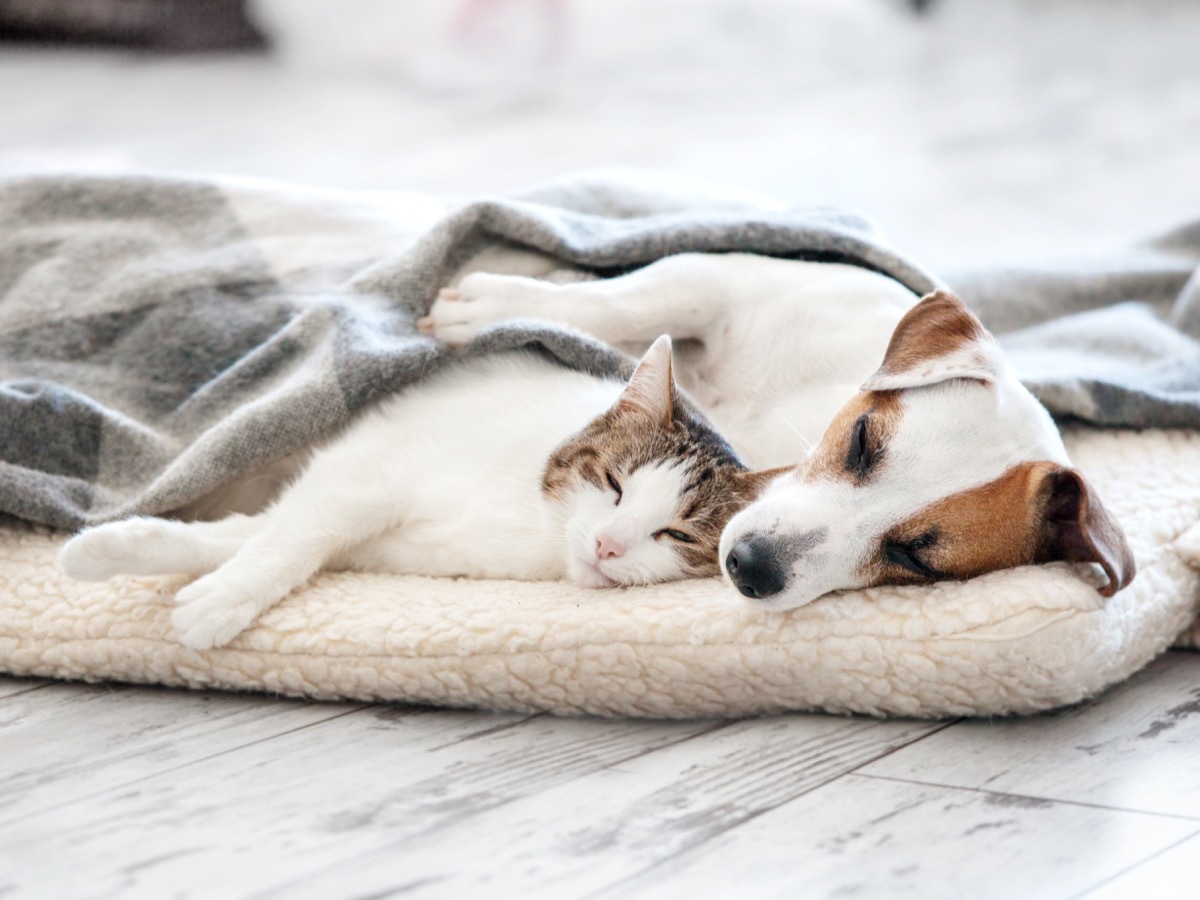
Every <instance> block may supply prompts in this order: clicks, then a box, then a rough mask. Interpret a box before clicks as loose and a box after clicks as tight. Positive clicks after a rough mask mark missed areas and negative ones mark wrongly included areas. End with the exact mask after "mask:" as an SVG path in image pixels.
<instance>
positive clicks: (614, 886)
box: [583, 720, 959, 900]
mask: <svg viewBox="0 0 1200 900" xmlns="http://www.w3.org/2000/svg"><path fill="white" fill-rule="evenodd" d="M958 721H959V720H955V721H954V722H947V723H945V724H943V725H938V726H933V727H931V729H930V730H929V731H927V732H925V733H924V734H922V735H921V736H920V737H917V738H915V739H913V740H911V741H906V742H905V743H903V744H900V745H899V746H897V747H894V748H892V749H890V750H888V751H886V752H884V753H880V754H878V755H877V756H873V757H872V758H871V759H868V760H865V761H864V762H862V763H859V764H858V765H857V766H855V767H853V768H850V769H847V770H846V771H843V772H839V773H837V774H836V775H833V776H831V777H829V778H826V779H823V780H819V781H816V782H814V783H813V784H812V785H811V786H810V787H807V788H805V789H804V790H802V791H799V792H798V793H796V794H792V795H791V796H789V797H787V798H785V799H783V800H781V801H780V802H778V803H776V804H774V805H772V806H765V807H763V808H762V809H758V810H754V811H753V812H750V813H748V814H747V815H746V816H744V817H743V818H740V819H738V820H737V821H736V822H730V823H729V824H728V825H726V826H725V827H724V828H721V829H719V830H717V831H714V832H712V833H710V834H706V835H704V836H702V837H700V838H699V839H697V840H696V841H694V842H692V843H690V844H688V845H687V846H685V847H680V848H679V849H677V850H676V851H675V852H674V853H671V854H670V855H668V856H664V857H663V858H662V859H658V860H655V861H654V862H652V863H650V864H649V865H647V866H644V867H643V868H641V869H638V870H637V871H636V872H634V873H632V874H630V875H627V876H625V877H623V878H620V879H618V880H617V881H615V882H613V883H611V884H607V885H604V886H603V887H600V888H597V889H596V890H594V891H591V892H589V893H587V894H585V895H583V896H584V897H585V898H587V900H592V898H598V897H602V896H604V895H605V894H607V893H610V892H612V891H614V890H619V889H620V888H621V887H622V886H631V885H633V884H634V883H635V882H636V881H638V880H639V879H642V878H644V877H645V876H646V875H647V874H648V873H650V872H653V871H654V870H655V869H657V868H659V867H660V866H662V865H664V864H667V863H670V862H671V861H672V860H674V859H675V858H676V857H678V856H680V855H681V854H684V853H691V852H693V851H694V850H695V849H696V848H697V847H701V846H703V845H704V844H706V843H708V842H710V841H712V840H714V839H715V838H717V837H720V836H721V835H723V834H726V833H728V832H729V831H731V830H733V829H734V828H741V827H742V826H744V825H746V824H747V823H748V822H753V821H754V820H755V819H757V818H759V817H760V816H763V815H766V814H767V813H770V812H774V811H775V810H778V809H780V808H782V807H784V806H786V805H787V804H789V803H794V802H795V801H797V800H799V799H800V798H801V797H804V796H806V795H807V794H811V793H812V792H813V791H816V790H820V789H821V788H824V787H827V786H828V785H831V784H833V783H835V782H837V781H839V780H841V779H843V778H845V777H846V776H847V775H850V774H853V773H854V772H855V771H856V770H857V769H858V768H861V767H862V766H865V765H869V764H870V763H873V762H875V761H876V760H879V759H883V758H884V757H886V756H888V755H889V754H890V753H894V752H895V751H896V750H900V749H903V748H904V747H911V746H912V745H913V744H915V743H916V742H917V741H919V740H921V739H923V738H924V737H927V736H928V735H930V734H936V733H937V732H939V731H944V730H945V729H946V728H949V727H950V726H951V725H954V724H956V723H957V722H958Z"/></svg>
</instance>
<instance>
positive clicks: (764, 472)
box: [736, 466, 796, 500]
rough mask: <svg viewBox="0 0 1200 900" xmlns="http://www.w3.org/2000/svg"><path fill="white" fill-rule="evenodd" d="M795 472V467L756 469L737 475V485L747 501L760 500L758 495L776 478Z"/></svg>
mask: <svg viewBox="0 0 1200 900" xmlns="http://www.w3.org/2000/svg"><path fill="white" fill-rule="evenodd" d="M795 471H796V467H795V466H779V467H778V468H775V469H755V470H748V471H745V472H738V473H737V475H736V478H737V484H738V487H739V488H740V489H741V491H742V494H743V496H744V497H745V498H746V499H748V500H756V499H758V495H759V494H761V493H762V492H763V489H764V488H765V487H766V486H767V485H768V484H770V483H771V482H772V481H774V480H775V479H776V478H779V477H781V476H783V475H787V474H788V473H789V472H795Z"/></svg>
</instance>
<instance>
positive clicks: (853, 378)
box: [428, 253, 918, 469]
mask: <svg viewBox="0 0 1200 900" xmlns="http://www.w3.org/2000/svg"><path fill="white" fill-rule="evenodd" d="M508 265H510V262H509V260H505V259H503V258H501V257H497V256H491V255H489V256H488V257H486V258H483V259H477V260H475V261H474V262H473V263H472V264H471V265H470V268H471V269H477V268H480V267H484V266H486V267H499V266H506V267H507V266H508ZM511 265H512V267H513V268H517V269H520V270H523V271H524V272H525V273H528V276H532V277H528V276H514V275H507V274H495V273H493V272H477V271H476V272H471V273H469V274H467V275H466V276H465V277H463V278H462V279H461V281H458V282H456V283H455V284H454V285H453V287H454V290H452V291H450V292H443V294H442V297H441V298H440V299H439V300H438V301H437V302H436V303H435V304H434V306H433V309H432V310H431V312H430V316H429V319H428V322H429V324H430V325H431V326H432V328H433V331H434V333H436V335H437V336H438V337H439V338H441V339H443V340H446V341H450V342H452V343H466V342H467V341H469V340H471V339H472V338H473V337H475V335H477V334H478V333H479V332H480V331H482V330H483V329H484V328H486V327H487V326H488V325H492V324H494V323H496V322H498V321H501V320H503V319H511V318H536V319H545V320H550V321H553V322H557V323H559V324H565V325H568V326H570V327H573V328H576V329H578V330H580V331H584V332H586V333H588V334H590V335H592V336H594V337H596V338H599V339H600V340H602V341H604V342H605V343H609V344H613V345H615V346H618V347H621V348H622V349H625V350H627V351H629V352H630V353H631V354H632V355H634V356H637V355H639V354H641V353H642V352H643V351H644V350H645V349H646V347H647V345H648V344H649V343H650V342H651V341H652V340H654V339H655V338H656V337H658V335H660V334H670V335H671V337H672V339H673V340H674V341H675V377H676V380H677V381H678V383H679V386H680V387H681V388H683V389H684V390H685V391H686V392H687V393H688V394H689V395H690V396H691V397H692V399H694V400H695V401H696V403H697V404H698V405H699V406H700V408H701V409H702V410H703V411H704V413H705V414H706V415H707V416H708V417H709V418H710V419H711V420H712V422H713V424H715V425H716V427H717V430H718V431H720V432H721V433H722V434H723V435H725V437H726V438H727V439H728V440H729V441H730V442H731V443H732V444H733V446H734V448H735V449H736V450H737V451H738V453H739V454H741V456H742V458H743V459H744V460H745V461H746V462H747V463H748V464H749V465H750V467H751V468H755V469H757V468H769V467H774V466H782V465H790V464H792V463H795V462H796V461H797V460H798V459H800V458H802V457H803V455H804V454H805V453H806V452H807V450H808V448H809V447H810V446H811V445H812V444H814V443H816V441H817V440H818V439H819V438H820V437H821V435H822V434H823V433H824V431H825V429H826V427H827V426H828V425H829V422H830V421H831V420H832V419H833V416H834V414H835V413H836V412H837V411H838V410H839V409H840V408H841V406H842V404H844V403H845V402H846V400H847V399H848V398H849V397H851V396H853V395H854V394H855V393H856V392H857V391H858V389H859V387H860V386H861V385H862V383H863V382H864V381H865V380H866V379H867V377H868V376H870V374H871V373H872V372H874V371H875V370H876V369H877V368H878V367H879V361H880V360H881V359H882V358H883V351H884V349H885V348H886V347H887V344H888V340H889V338H890V337H891V335H892V331H893V330H894V329H895V327H896V323H897V322H899V321H900V318H901V317H902V316H903V315H904V313H905V312H907V311H908V310H909V309H910V308H911V307H912V306H913V305H914V304H915V303H916V302H917V299H918V298H917V297H916V296H915V295H914V294H913V293H912V292H911V291H909V290H908V289H907V288H905V287H904V286H903V285H901V284H899V283H898V282H896V281H894V280H893V279H891V278H888V277H886V276H884V275H879V274H877V273H875V272H871V271H869V270H867V269H863V268H861V267H858V266H849V265H841V264H836V263H812V262H795V261H790V260H783V259H773V258H769V257H763V256H752V255H749V254H724V255H714V254H698V253H697V254H681V255H678V256H671V257H667V258H666V259H663V260H660V261H659V262H656V263H654V264H652V265H649V266H646V267H645V268H642V269H638V270H636V271H634V272H631V273H630V274H628V275H624V276H622V277H620V278H612V279H604V280H598V281H583V282H573V283H566V284H556V283H554V282H553V281H551V280H546V278H547V276H550V277H561V274H560V273H557V272H551V271H550V267H551V266H552V263H550V262H549V261H544V262H543V263H542V267H541V268H540V270H539V264H538V260H536V259H530V258H528V257H525V256H522V257H519V258H518V259H516V260H513V261H512V262H511ZM448 297H457V298H458V299H456V300H449V299H447V298H448Z"/></svg>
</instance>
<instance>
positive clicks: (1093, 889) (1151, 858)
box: [1070, 831, 1200, 900]
mask: <svg viewBox="0 0 1200 900" xmlns="http://www.w3.org/2000/svg"><path fill="white" fill-rule="evenodd" d="M1197 835H1200V831H1193V832H1192V833H1191V834H1189V835H1187V836H1186V837H1183V838H1180V839H1179V840H1177V841H1176V842H1175V843H1173V844H1168V845H1167V846H1166V847H1163V848H1162V849H1161V850H1157V851H1155V852H1154V853H1151V854H1150V855H1149V856H1147V857H1146V858H1145V859H1139V860H1138V861H1137V862H1135V863H1134V864H1133V865H1131V866H1126V867H1125V868H1123V869H1122V870H1121V871H1119V872H1114V873H1113V874H1112V875H1109V876H1108V877H1107V878H1104V879H1102V880H1100V881H1097V882H1096V883H1095V884H1093V885H1091V886H1090V887H1087V888H1084V889H1083V890H1082V891H1080V892H1079V893H1078V894H1073V895H1072V896H1071V898H1070V900H1080V898H1081V897H1086V896H1087V895H1088V894H1092V893H1095V892H1096V891H1098V890H1099V889H1100V888H1102V887H1104V885H1106V884H1109V883H1110V882H1113V881H1116V880H1117V879H1118V878H1121V877H1123V876H1125V875H1127V874H1129V873H1130V872H1132V871H1134V870H1135V869H1139V868H1141V867H1142V866H1144V865H1146V864H1147V863H1149V862H1152V861H1154V860H1156V859H1158V858H1159V857H1160V856H1162V855H1163V854H1165V853H1168V852H1169V851H1171V850H1174V849H1175V848H1176V847H1180V846H1182V845H1183V844H1186V843H1187V842H1188V841H1190V840H1192V839H1193V838H1195V837H1196V836H1197Z"/></svg>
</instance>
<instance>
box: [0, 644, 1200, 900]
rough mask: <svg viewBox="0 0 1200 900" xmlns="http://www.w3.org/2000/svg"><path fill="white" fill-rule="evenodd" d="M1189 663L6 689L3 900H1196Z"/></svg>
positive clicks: (16, 683) (1197, 807) (6, 685)
mask: <svg viewBox="0 0 1200 900" xmlns="http://www.w3.org/2000/svg"><path fill="white" fill-rule="evenodd" d="M1197 858H1200V654H1195V653H1181V652H1171V653H1168V654H1167V655H1166V656H1164V657H1163V658H1161V659H1160V660H1159V661H1158V662H1157V663H1155V664H1153V665H1152V666H1151V667H1150V668H1149V669H1147V670H1146V671H1144V672H1143V673H1141V674H1140V675H1138V676H1137V677H1135V678H1134V679H1132V680H1131V681H1130V682H1128V683H1127V684H1125V685H1123V686H1121V687H1119V688H1117V689H1115V690H1113V691H1112V692H1110V693H1109V694H1107V695H1105V696H1104V697H1102V698H1100V699H1098V700H1096V701H1094V702H1092V703H1089V704H1086V705H1083V706H1081V707H1078V708H1075V709H1071V710H1068V711H1065V712H1062V713H1058V714H1055V715H1045V716H1036V717H1031V718H1024V719H1013V720H998V721H958V722H951V723H946V722H908V721H875V720H872V719H865V718H837V717H831V716H821V715H790V716H780V717H776V718H762V719H748V720H740V721H702V722H636V721H606V720H599V719H556V718H552V717H549V716H526V715H505V714H492V713H479V712H459V711H449V710H435V709H424V708H415V707H403V706H383V705H373V706H372V705H362V704H328V703H306V702H301V701H294V700H280V699H272V698H267V697H260V696H241V695H231V694H207V693H187V692H180V691H173V690H167V689H158V688H144V687H129V686H121V685H81V684H57V683H48V682H40V681H22V680H17V679H0V860H2V861H3V863H2V864H0V896H3V897H5V898H11V897H22V898H24V897H30V898H42V897H63V898H78V900H82V898H93V897H95V898H107V897H150V898H167V897H223V898H224V897H231V898H232V897H281V898H283V897H286V898H293V897H314V898H329V897H362V898H366V897H372V898H377V897H393V896H401V895H405V896H416V897H468V896H479V897H508V896H514V897H542V896H545V897H591V896H597V897H622V898H625V897H693V898H694V897H733V896H787V897H804V898H821V897H876V896H897V897H920V898H932V897H946V898H955V900H959V898H985V897H1019V898H1035V897H1048V898H1065V897H1076V896H1087V897H1089V898H1102V897H1103V898H1108V897H1132V896H1138V895H1143V896H1151V895H1152V896H1153V897H1154V898H1155V900H1160V898H1164V897H1185V896H1188V897H1194V896H1196V894H1195V877H1194V871H1195V868H1196V860H1197Z"/></svg>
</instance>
